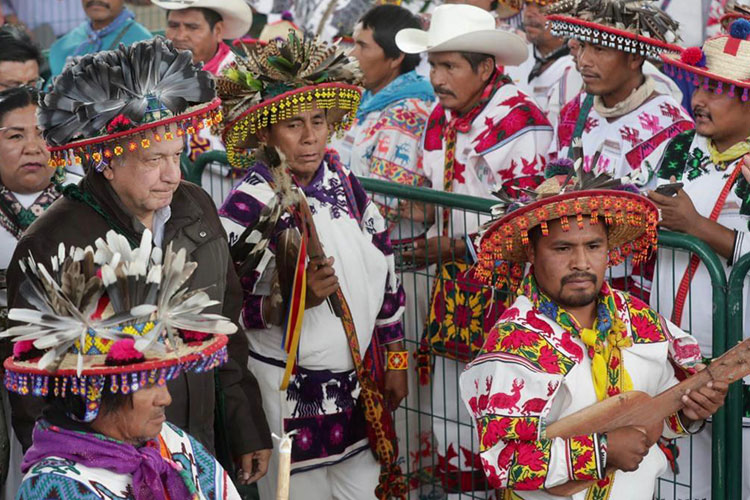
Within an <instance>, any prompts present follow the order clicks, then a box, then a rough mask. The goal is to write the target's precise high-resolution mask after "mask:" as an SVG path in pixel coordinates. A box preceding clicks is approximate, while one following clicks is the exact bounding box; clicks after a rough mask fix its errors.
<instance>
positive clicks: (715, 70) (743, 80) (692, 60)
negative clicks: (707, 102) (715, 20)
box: [661, 19, 750, 101]
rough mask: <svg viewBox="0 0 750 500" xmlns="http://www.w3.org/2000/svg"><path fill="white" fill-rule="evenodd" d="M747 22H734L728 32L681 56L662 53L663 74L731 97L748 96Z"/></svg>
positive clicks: (749, 46)
mask: <svg viewBox="0 0 750 500" xmlns="http://www.w3.org/2000/svg"><path fill="white" fill-rule="evenodd" d="M749 36H750V21H748V20H747V19H737V20H735V21H734V22H733V23H732V25H731V26H730V28H729V33H725V34H721V35H717V36H714V37H712V38H709V39H708V40H706V41H705V42H704V44H703V47H690V48H688V49H685V50H684V51H683V52H682V54H680V55H677V54H663V55H662V56H661V57H662V59H663V60H664V72H665V73H667V74H668V75H670V76H673V77H675V78H677V79H680V80H681V79H687V80H691V81H692V82H693V85H695V86H701V87H703V88H704V89H706V90H713V91H714V92H716V93H717V94H727V95H729V96H731V97H734V96H735V95H740V97H741V98H742V100H743V101H747V100H748V98H749V97H750V40H749V39H748V37H749Z"/></svg>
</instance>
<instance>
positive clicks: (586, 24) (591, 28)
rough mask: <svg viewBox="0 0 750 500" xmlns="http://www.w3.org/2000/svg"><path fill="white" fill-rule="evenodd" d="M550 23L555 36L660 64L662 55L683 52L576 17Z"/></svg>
mask: <svg viewBox="0 0 750 500" xmlns="http://www.w3.org/2000/svg"><path fill="white" fill-rule="evenodd" d="M547 22H548V26H549V29H550V31H551V32H552V34H553V35H555V36H558V37H564V38H576V39H578V40H582V41H584V42H587V43H593V44H595V45H601V46H604V47H609V48H612V49H617V50H621V51H623V52H628V53H631V54H638V55H641V56H643V57H646V58H648V59H651V60H654V61H658V60H659V57H660V54H662V53H665V52H666V53H675V54H679V53H680V52H681V51H682V48H681V47H680V46H679V45H674V44H671V43H667V42H663V41H661V40H657V39H656V38H651V37H647V36H643V35H639V34H637V33H632V32H630V31H625V30H621V29H618V28H615V27H612V26H607V25H604V24H599V23H594V22H591V21H584V20H583V19H578V18H575V17H570V16H564V15H560V14H553V15H550V16H547Z"/></svg>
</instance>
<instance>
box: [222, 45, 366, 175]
mask: <svg viewBox="0 0 750 500" xmlns="http://www.w3.org/2000/svg"><path fill="white" fill-rule="evenodd" d="M245 49H246V51H245V55H244V56H238V57H237V59H236V60H235V61H234V62H233V63H232V64H231V65H230V66H229V67H228V68H226V69H225V70H224V71H223V72H222V74H221V75H219V77H218V78H217V90H218V93H219V97H220V98H221V100H222V103H223V104H222V107H223V110H224V114H225V115H226V120H225V126H224V129H223V131H222V138H223V139H224V144H225V146H226V149H227V158H228V160H229V162H230V164H232V166H234V167H235V168H245V167H248V166H250V165H251V164H252V161H253V160H252V158H251V156H250V155H247V154H246V153H245V152H246V151H247V150H248V149H251V148H254V147H256V146H257V145H258V140H257V136H256V134H257V132H258V131H259V130H262V129H265V128H267V127H269V126H270V125H273V124H275V123H278V122H280V121H283V120H287V119H290V118H294V117H295V116H298V115H299V114H301V113H304V112H306V111H310V110H311V109H313V107H316V108H317V109H322V110H324V111H325V112H326V116H327V119H328V125H329V127H330V128H331V130H332V131H333V132H336V131H339V130H345V129H348V128H349V127H350V126H351V124H352V123H353V122H354V117H355V113H356V111H357V108H358V107H359V101H360V98H361V93H362V89H361V87H360V86H359V85H360V83H361V78H362V74H361V71H360V69H359V64H358V63H357V62H356V60H354V59H351V58H350V57H349V56H348V55H346V53H345V51H344V50H343V49H341V48H340V47H338V45H336V44H333V45H330V44H326V43H325V42H322V41H320V40H318V39H317V38H310V37H307V36H306V35H302V36H299V35H298V34H297V33H296V32H295V31H290V32H289V33H288V37H287V39H286V40H279V39H275V40H271V41H269V43H268V44H266V45H255V46H252V47H245Z"/></svg>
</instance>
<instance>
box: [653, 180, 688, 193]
mask: <svg viewBox="0 0 750 500" xmlns="http://www.w3.org/2000/svg"><path fill="white" fill-rule="evenodd" d="M683 186H684V184H683V183H682V182H672V183H670V184H662V185H661V186H658V187H657V188H656V189H654V192H656V193H659V194H661V195H664V196H676V195H677V191H679V190H680V189H682V188H683Z"/></svg>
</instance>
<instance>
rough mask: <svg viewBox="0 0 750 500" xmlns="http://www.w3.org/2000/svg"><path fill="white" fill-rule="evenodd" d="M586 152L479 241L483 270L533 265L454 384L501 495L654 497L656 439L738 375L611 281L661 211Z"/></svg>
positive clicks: (708, 404) (706, 411) (683, 423)
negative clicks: (604, 172)
mask: <svg viewBox="0 0 750 500" xmlns="http://www.w3.org/2000/svg"><path fill="white" fill-rule="evenodd" d="M578 149H580V148H578ZM580 153H581V152H580V151H579V154H578V155H574V156H578V160H577V161H576V163H575V166H574V165H573V164H572V162H571V160H567V159H566V160H561V161H560V162H559V163H557V164H552V165H550V166H548V169H547V175H546V177H548V178H547V180H546V181H545V182H544V183H543V184H542V185H540V186H539V188H537V190H536V192H535V193H533V195H532V196H530V197H529V198H528V199H525V200H520V201H518V200H516V201H513V202H512V203H511V204H510V205H508V206H505V207H500V208H501V210H500V211H501V212H504V213H505V215H504V216H502V218H501V219H500V220H498V221H496V222H494V223H493V224H492V225H491V226H490V227H489V229H488V230H487V231H486V232H485V233H484V234H483V235H482V236H481V239H480V241H479V247H480V254H479V263H478V266H477V273H478V274H479V275H480V276H482V277H484V278H486V279H491V278H492V274H493V269H494V267H495V266H496V264H497V263H498V261H500V260H505V261H512V262H529V263H531V268H530V269H529V272H528V274H527V276H526V277H525V279H524V281H523V283H522V285H521V288H520V290H519V295H518V298H517V299H516V301H515V303H514V304H513V306H511V307H510V308H509V309H508V310H506V311H505V313H504V314H503V315H502V316H501V318H500V320H499V321H498V323H497V324H496V325H495V327H494V329H493V330H492V331H491V333H490V334H489V336H488V338H487V340H486V341H485V344H484V346H483V348H482V351H481V352H480V354H479V355H478V356H477V358H476V359H475V360H474V361H473V362H472V363H471V364H469V365H468V366H467V368H466V370H465V371H464V373H463V374H462V376H461V380H460V386H461V394H462V397H463V400H464V402H465V403H466V405H467V408H468V410H469V412H470V413H471V414H472V415H473V417H474V418H475V419H476V427H477V431H478V433H479V441H480V456H481V460H482V467H483V468H484V472H485V474H486V476H487V478H488V480H489V483H490V484H491V485H492V486H493V487H495V488H507V490H506V491H505V497H504V498H511V499H516V498H520V499H561V498H564V499H572V500H583V499H589V498H593V499H597V500H604V499H608V500H625V499H627V500H634V499H650V498H652V495H653V492H654V487H655V484H656V479H657V478H658V477H659V475H660V474H661V473H662V472H664V470H665V469H666V467H667V460H666V457H665V456H664V453H663V452H662V451H661V450H660V449H659V447H658V446H654V443H655V442H656V441H657V439H658V438H659V437H660V436H665V437H670V438H673V437H677V436H680V435H684V434H689V433H695V432H698V431H699V430H700V429H701V428H702V426H703V420H704V419H706V418H707V417H709V416H710V415H712V414H713V413H715V412H716V411H717V410H718V409H719V408H720V407H721V405H722V404H723V403H724V397H725V395H726V390H727V386H728V382H731V381H733V380H737V379H738V378H739V377H741V376H742V373H741V371H742V368H741V365H742V364H741V363H740V364H738V363H734V364H731V363H730V362H729V360H728V359H726V360H723V359H724V358H722V359H720V360H717V361H715V362H714V363H713V364H712V365H711V368H710V369H706V368H705V366H703V365H700V364H698V362H699V360H700V359H701V358H700V349H699V347H698V344H697V342H696V341H695V339H694V338H693V337H691V336H690V335H688V334H687V333H685V332H683V331H682V330H680V329H679V328H677V327H676V326H675V325H674V324H672V323H670V322H669V321H667V320H666V319H665V318H663V317H661V316H660V315H659V314H658V313H656V312H655V311H653V310H652V309H650V308H649V307H648V305H647V304H645V303H643V302H642V301H640V300H638V299H637V298H635V297H631V296H630V295H628V294H626V293H624V292H620V291H617V290H613V289H612V288H610V287H609V285H608V284H607V283H606V281H605V273H606V271H607V268H608V266H610V265H615V264H618V263H619V262H622V261H623V260H624V259H625V258H626V257H632V258H633V260H634V261H636V262H637V261H640V260H643V259H644V258H645V257H647V256H648V255H649V254H650V252H651V251H652V250H653V248H654V246H655V244H656V224H657V221H658V213H657V210H656V207H655V206H654V205H653V204H652V203H651V202H650V201H649V200H648V199H646V198H645V197H643V196H641V195H639V194H636V192H637V190H634V189H630V187H629V186H623V185H621V183H620V181H619V180H613V179H610V178H609V177H607V176H597V177H595V176H594V175H593V174H591V173H586V172H584V171H583V169H582V168H581V164H582V160H581V156H582V154H580ZM555 174H557V175H555ZM634 191H635V192H634ZM498 196H499V197H500V198H501V199H504V200H506V201H510V198H509V197H508V196H507V195H506V194H505V193H498ZM519 205H520V208H519ZM512 208H515V210H508V209H512ZM742 349H744V350H745V351H746V350H747V347H746V346H745V345H744V343H743V344H741V346H739V347H738V348H736V349H734V350H733V351H732V353H729V354H728V355H727V356H730V355H731V356H741V355H742V353H741V352H740V351H741V350H742ZM730 365H731V366H730ZM735 366H738V367H739V368H734V367H735ZM727 372H729V373H727ZM696 373H697V374H696ZM690 375H693V376H690ZM680 379H686V380H685V381H684V382H682V383H679V385H678V380H680ZM657 395H658V396H657ZM571 415H572V417H571ZM566 417H570V418H566Z"/></svg>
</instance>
